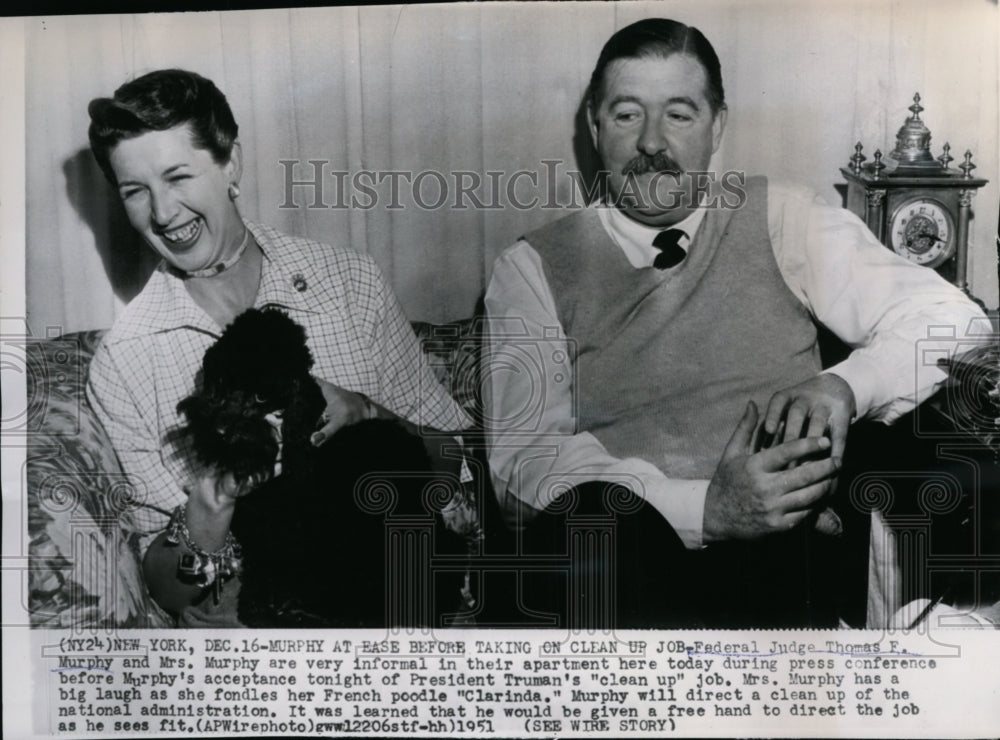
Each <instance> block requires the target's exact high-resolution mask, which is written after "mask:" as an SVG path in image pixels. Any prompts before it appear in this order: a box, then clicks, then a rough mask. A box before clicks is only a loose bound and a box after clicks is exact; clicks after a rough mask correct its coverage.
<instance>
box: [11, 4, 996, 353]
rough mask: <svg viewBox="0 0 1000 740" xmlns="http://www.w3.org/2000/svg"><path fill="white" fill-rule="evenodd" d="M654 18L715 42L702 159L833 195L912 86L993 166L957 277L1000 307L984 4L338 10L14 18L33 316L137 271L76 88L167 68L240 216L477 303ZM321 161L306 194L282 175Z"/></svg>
mask: <svg viewBox="0 0 1000 740" xmlns="http://www.w3.org/2000/svg"><path fill="white" fill-rule="evenodd" d="M654 15H660V16H667V17H673V18H676V19H678V20H682V21H684V22H686V23H689V24H692V25H695V26H698V27H699V28H700V29H701V30H702V31H704V33H705V34H706V35H707V36H708V38H709V39H710V40H711V41H712V42H713V44H714V46H715V48H716V50H717V51H718V54H719V57H720V58H721V60H722V65H723V77H724V81H725V87H726V95H727V101H728V104H729V109H730V115H729V123H728V127H727V131H726V135H725V139H724V143H723V146H722V149H721V150H720V152H719V154H718V155H717V157H716V162H715V167H716V168H722V169H740V170H744V171H746V172H748V173H749V174H766V175H768V176H770V177H772V178H778V179H784V180H791V181H795V182H800V183H803V184H805V185H808V186H811V187H812V188H814V189H815V190H817V191H818V192H819V193H820V194H822V195H823V196H825V197H826V198H827V199H828V200H830V201H833V202H837V203H839V202H840V201H841V195H840V193H839V192H838V191H837V189H836V186H837V185H838V184H840V183H842V182H843V178H842V177H841V175H840V172H839V168H840V167H841V166H844V165H846V164H847V162H848V158H849V157H850V156H851V154H852V153H853V150H854V144H855V142H856V141H861V142H862V143H863V144H864V145H865V152H866V154H867V155H868V156H869V158H870V157H871V155H872V154H873V152H874V150H875V148H881V149H882V151H883V153H886V152H888V151H889V150H891V148H892V146H893V143H894V140H895V133H896V131H897V129H898V128H899V127H900V126H901V125H902V123H903V121H904V120H905V118H906V116H907V115H908V111H907V106H909V105H910V104H911V102H912V98H913V94H914V93H915V92H918V91H919V92H920V94H921V96H922V100H923V104H924V106H925V108H926V110H925V112H924V114H923V119H924V121H925V122H926V123H927V125H928V126H929V127H930V129H931V131H932V132H933V136H934V138H933V141H932V146H933V147H934V153H935V156H936V155H937V154H939V153H940V147H941V145H942V144H943V143H944V141H945V140H947V141H949V142H950V144H951V146H952V154H953V155H954V156H956V157H958V158H960V157H961V154H962V153H963V152H964V151H965V150H966V149H971V150H972V152H973V154H974V161H975V163H976V164H977V166H978V169H977V170H976V172H975V174H976V175H978V176H981V177H987V178H989V179H990V183H989V185H988V186H987V187H986V188H984V189H982V190H981V191H979V193H978V195H977V196H976V200H975V203H974V209H975V213H976V217H975V219H974V221H973V224H972V228H971V234H970V241H971V243H972V247H971V254H970V274H971V283H972V290H973V292H974V293H975V294H976V295H978V296H979V297H981V298H983V299H984V300H985V301H986V303H987V305H990V306H996V305H997V284H996V280H997V269H996V264H997V255H996V248H995V246H994V243H993V235H995V234H996V231H997V202H998V189H997V180H998V179H1000V173H998V170H1000V167H998V165H1000V154H998V149H997V141H998V136H997V132H998V103H997V97H998V76H997V67H998V58H1000V57H998V52H997V39H998V37H1000V33H998V32H1000V28H998V13H997V6H996V4H995V3H992V2H989V1H988V0H962V1H960V2H953V3H932V2H908V3H897V2H881V1H876V0H865V1H859V2H850V3H845V2H838V3H791V2H782V3H778V2H749V3H748V2H739V3H737V2H708V3H706V2H662V3H641V2H628V3H620V4H619V3H551V4H550V3H512V4H490V3H482V4H468V5H444V6H433V5H417V6H373V7H361V8H357V7H338V8H314V9H296V10H287V9H286V10H266V11H240V12H210V13H174V14H157V15H142V14H136V15H119V16H113V15H112V16H90V17H86V16H76V17H72V16H69V17H59V18H28V19H25V20H24V29H25V30H24V37H25V84H26V98H25V102H26V113H25V115H26V120H25V129H26V139H27V141H26V161H27V165H26V185H25V186H26V195H27V239H26V242H27V243H26V247H25V250H26V254H25V259H26V273H27V274H26V281H27V282H26V289H27V310H28V321H29V325H30V327H31V329H32V331H33V333H35V334H42V333H44V332H45V330H46V328H48V327H57V328H59V329H61V330H63V331H73V330H79V329H87V328H98V327H107V326H110V325H111V323H112V322H113V321H114V319H115V317H116V316H117V315H118V314H119V313H120V312H121V310H122V309H123V307H124V305H125V304H126V303H127V302H128V300H129V299H130V298H132V297H133V296H134V295H135V294H136V293H137V292H138V290H139V289H140V288H141V286H142V284H143V282H144V280H145V278H146V277H147V276H148V274H149V270H150V269H151V265H152V260H151V259H150V254H149V250H148V249H147V248H146V247H144V246H143V245H142V243H141V242H140V240H139V239H138V238H137V237H136V236H135V235H134V234H133V232H132V230H131V229H130V227H129V226H128V224H127V221H126V220H125V217H124V214H123V211H122V208H121V205H120V203H119V202H118V200H117V196H116V194H115V193H114V192H113V191H112V190H111V189H110V187H108V186H107V184H106V183H105V182H104V181H103V178H102V176H101V173H100V172H99V170H98V169H97V167H96V165H95V164H94V162H93V159H92V157H91V155H90V152H89V150H88V148H87V133H86V132H87V126H88V123H89V118H88V116H87V103H88V102H89V101H90V100H91V99H92V98H94V97H98V96H108V95H110V94H111V93H112V92H113V91H114V89H115V88H116V87H117V86H118V85H120V84H121V83H123V82H124V81H126V80H128V79H131V78H133V77H135V76H138V75H141V74H143V73H145V72H147V71H150V70H153V69H157V68H162V67H183V68H186V69H191V70H194V71H196V72H199V73H201V74H203V75H205V76H207V77H209V78H211V79H213V80H214V81H215V82H216V83H217V85H218V86H219V87H220V89H222V90H223V92H225V93H226V95H227V97H228V99H229V101H230V104H231V106H232V108H233V110H234V113H235V116H236V120H237V122H238V124H239V126H240V140H241V142H242V147H243V153H244V170H245V172H244V177H243V181H242V183H241V187H242V196H241V197H240V200H239V203H240V205H241V208H242V210H243V213H244V215H245V216H246V217H248V218H250V219H252V220H256V221H260V222H263V223H266V224H269V225H272V226H274V227H276V228H278V229H280V230H284V231H287V232H291V233H294V234H298V235H303V236H308V237H310V238H313V239H317V240H320V241H323V242H327V243H333V244H341V245H345V246H349V247H351V248H353V249H357V250H358V251H361V252H365V253H368V254H370V255H371V256H372V257H373V258H374V259H375V260H376V261H377V262H378V263H379V265H380V266H381V267H382V269H383V270H384V272H385V273H386V275H387V276H388V278H389V280H390V281H391V283H392V285H393V287H394V289H395V291H396V294H397V296H398V297H399V299H400V301H401V302H402V304H403V307H404V309H405V310H406V312H407V314H408V315H409V317H410V318H411V319H421V320H429V321H445V320H450V319H456V318H460V317H463V316H468V315H471V313H472V312H473V310H474V309H475V307H476V303H477V301H478V300H479V298H480V297H481V296H482V294H483V292H484V290H485V286H486V283H487V281H488V279H489V274H490V267H491V264H492V262H493V260H494V259H495V258H496V257H497V255H498V254H499V253H500V252H501V251H502V250H503V249H504V248H506V247H507V246H509V245H510V244H512V243H513V242H514V241H515V240H516V239H517V238H518V237H519V236H520V235H522V234H524V233H526V232H527V231H530V230H531V229H533V228H536V227H537V226H539V225H541V224H543V223H545V222H548V221H550V220H553V219H555V218H557V217H558V216H559V215H561V213H563V212H564V210H563V208H564V207H567V206H571V205H572V204H573V203H574V202H577V203H580V202H582V201H581V200H580V196H581V193H580V191H579V188H577V187H576V185H575V183H576V182H577V180H576V179H575V178H576V176H575V175H574V174H573V173H574V172H577V171H582V172H586V171H587V169H588V168H592V167H593V165H594V154H593V152H592V149H591V147H590V143H589V136H588V133H587V131H586V128H585V126H584V125H583V123H584V119H583V116H582V109H581V99H582V94H583V91H584V88H585V86H586V84H587V82H588V79H589V76H590V72H591V70H592V67H593V64H594V62H595V61H596V58H597V55H598V52H599V51H600V48H601V46H602V44H603V43H604V41H605V40H606V39H607V38H608V36H609V35H610V34H611V33H612V32H613V31H614V30H616V29H617V28H620V27H622V26H624V25H626V24H628V23H630V22H632V21H634V20H637V19H639V18H643V17H648V16H654ZM310 161H312V164H310ZM957 163H958V162H956V163H954V164H957ZM317 172H319V174H320V177H321V182H322V192H320V191H319V189H318V188H316V187H314V186H312V185H308V184H307V185H301V184H299V185H296V184H291V185H290V184H289V181H291V182H292V183H294V182H297V181H311V180H313V178H314V176H315V175H316V173H317ZM366 173H367V174H366ZM394 173H395V174H394ZM490 173H492V174H490ZM378 177H381V182H380V183H379V182H377V178H378ZM407 178H409V179H410V181H411V182H412V183H413V185H414V186H411V185H409V184H408V183H407ZM477 179H478V180H479V184H478V185H476V182H477ZM394 184H395V185H396V186H397V191H396V197H393V191H392V188H393V185H394ZM417 184H419V185H420V187H419V189H418V188H416V187H415V186H416V185H417ZM343 186H346V187H343ZM355 186H357V187H355ZM463 186H464V188H465V189H464V190H463ZM365 187H367V191H366V190H365ZM372 193H374V196H372V195H371V194H372ZM442 196H444V197H443V198H442ZM352 197H353V198H354V199H355V202H354V204H353V206H352V205H351V202H350V201H351V198H352ZM343 205H347V206H348V207H342V206H343Z"/></svg>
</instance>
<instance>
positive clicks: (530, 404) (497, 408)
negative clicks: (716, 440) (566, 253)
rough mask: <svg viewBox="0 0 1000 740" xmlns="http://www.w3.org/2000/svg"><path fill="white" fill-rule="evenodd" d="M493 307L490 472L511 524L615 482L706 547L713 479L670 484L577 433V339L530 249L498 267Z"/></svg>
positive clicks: (488, 369)
mask: <svg viewBox="0 0 1000 740" xmlns="http://www.w3.org/2000/svg"><path fill="white" fill-rule="evenodd" d="M485 303H486V311H487V315H488V317H489V325H488V341H487V353H486V366H485V368H484V377H485V379H486V383H487V386H486V398H485V401H486V408H487V413H486V432H487V437H488V443H489V459H490V469H491V473H492V477H493V484H494V488H495V490H496V492H497V495H498V497H499V498H500V502H501V505H502V507H503V509H504V511H505V512H506V513H507V515H508V518H509V523H511V524H512V525H513V526H520V525H521V524H523V523H524V522H523V521H518V519H519V517H521V516H530V515H531V514H532V513H533V512H536V511H538V510H541V509H544V508H545V507H546V506H548V504H550V503H551V502H552V501H553V500H554V499H555V498H556V497H557V496H558V495H559V494H560V493H562V492H564V491H565V490H567V489H568V488H569V487H572V486H574V485H577V484H580V483H583V482H586V481H606V482H608V483H620V484H622V485H624V486H627V487H628V488H629V489H630V490H632V491H633V492H634V493H635V494H636V495H638V496H640V497H642V498H644V499H645V500H646V501H648V502H649V503H650V505H652V506H653V507H654V508H655V509H656V510H657V511H659V512H660V513H661V514H662V515H663V517H664V518H665V519H666V520H667V521H668V522H669V523H670V525H671V526H672V527H673V528H674V530H675V531H676V532H677V534H678V535H679V536H680V537H681V539H682V540H683V541H684V543H685V545H687V547H689V548H698V547H701V545H702V520H703V517H704V509H705V493H706V491H707V490H708V481H707V480H680V479H669V478H667V477H666V476H665V475H664V474H663V473H662V472H660V470H659V469H657V468H656V467H655V466H654V465H652V464H651V463H649V462H646V461H644V460H640V459H638V458H626V459H619V458H615V457H613V456H612V455H610V454H609V453H608V452H607V450H606V449H605V448H604V446H603V445H602V444H601V443H600V442H599V441H598V440H597V438H596V437H594V436H593V435H592V434H589V433H587V432H579V431H578V429H577V419H576V413H575V405H574V396H573V393H574V388H573V377H574V376H573V367H572V362H571V357H572V353H571V352H570V347H569V340H567V338H566V336H565V333H564V332H563V328H562V326H561V325H560V322H559V319H558V317H557V313H556V308H555V302H554V300H553V298H552V294H551V291H550V289H549V286H548V281H547V280H546V279H545V275H544V271H543V268H542V264H541V261H540V259H539V257H538V254H537V253H536V252H535V250H534V249H532V248H531V246H530V245H529V244H528V243H527V242H524V241H521V242H518V243H517V244H516V245H514V246H513V247H511V248H510V249H508V250H507V251H506V252H505V253H504V254H503V255H501V256H500V258H499V259H498V260H497V262H496V264H495V265H494V269H493V276H492V279H491V281H490V285H489V288H488V289H487V291H486V299H485Z"/></svg>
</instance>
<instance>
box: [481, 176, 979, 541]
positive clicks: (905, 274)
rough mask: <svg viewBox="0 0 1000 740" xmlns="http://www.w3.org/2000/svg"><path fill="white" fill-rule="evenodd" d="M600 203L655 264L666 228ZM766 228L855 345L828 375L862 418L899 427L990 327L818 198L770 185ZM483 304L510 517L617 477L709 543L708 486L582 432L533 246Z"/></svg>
mask: <svg viewBox="0 0 1000 740" xmlns="http://www.w3.org/2000/svg"><path fill="white" fill-rule="evenodd" d="M591 207H594V208H598V211H599V216H600V220H601V224H602V226H603V227H604V229H605V230H606V231H607V233H608V235H609V236H610V237H611V240H612V241H613V242H614V243H615V244H616V245H617V246H618V247H619V248H621V250H622V251H623V252H624V253H625V255H626V257H627V258H628V260H629V262H630V263H631V264H632V265H633V266H634V267H636V268H637V269H638V268H642V267H648V266H650V265H652V263H653V260H654V259H655V257H656V255H657V254H658V253H659V250H658V249H656V248H655V247H653V246H652V242H653V238H654V237H655V236H656V234H657V233H659V231H660V229H656V228H652V227H648V226H645V225H643V224H640V223H638V222H636V221H633V220H632V219H630V218H628V217H627V216H625V215H624V214H623V213H622V212H621V211H619V210H617V209H615V208H612V207H606V206H591ZM704 216H705V211H704V210H702V209H699V210H697V211H695V212H694V213H692V214H691V215H690V216H689V217H687V218H686V219H684V220H683V221H681V222H680V223H678V224H675V225H674V226H673V228H679V229H681V230H683V231H684V232H685V233H686V234H687V235H688V238H687V239H682V241H681V244H680V245H681V246H682V247H685V248H688V247H689V246H690V244H691V238H692V237H694V235H695V234H696V233H697V231H698V228H699V227H700V226H701V223H702V221H703V220H704ZM767 221H768V231H769V233H770V238H771V245H772V247H773V250H774V257H775V260H776V261H777V264H778V268H779V270H780V272H781V276H782V278H783V279H784V281H785V283H786V284H787V286H788V288H789V289H790V290H791V292H792V294H793V295H795V297H796V298H798V299H799V300H800V301H801V302H802V303H803V305H804V306H805V307H806V308H807V309H808V310H809V312H810V314H811V315H812V316H813V317H814V319H815V320H816V321H818V322H819V323H821V324H823V325H825V326H826V327H827V328H828V329H830V330H831V331H832V332H833V333H834V334H836V335H837V336H838V337H839V338H840V339H841V340H842V341H843V342H844V343H846V344H847V345H849V346H850V347H851V348H852V349H853V351H852V352H851V354H850V356H849V357H848V358H847V359H846V360H844V361H843V362H841V363H839V364H837V365H835V366H833V367H831V368H828V369H827V370H825V371H824V372H832V373H836V374H837V375H838V376H840V377H841V378H843V379H844V380H845V381H846V382H847V383H848V385H849V386H850V387H851V389H852V390H853V392H854V397H855V400H856V403H857V417H856V418H863V417H864V418H870V419H876V420H879V421H883V422H885V423H890V422H891V421H893V420H894V419H896V418H898V417H899V416H900V415H902V414H904V413H906V412H907V411H910V410H911V409H912V408H913V407H914V406H916V404H918V403H920V402H921V401H923V400H924V399H926V398H927V397H928V396H930V395H931V394H932V393H933V392H934V391H935V390H936V389H937V387H938V386H939V385H940V384H941V382H942V381H943V380H944V378H945V377H946V376H945V373H944V372H943V371H942V370H940V369H938V368H937V367H936V365H935V362H934V360H936V358H937V357H939V356H947V355H948V354H949V353H951V352H954V351H955V350H956V346H957V348H958V349H959V350H961V349H967V348H969V347H970V346H971V344H973V343H978V341H981V338H980V339H977V338H976V337H977V336H980V337H981V335H983V334H986V333H988V332H989V326H988V321H987V320H986V319H985V316H984V315H983V313H982V311H981V310H980V309H979V307H978V306H976V305H975V304H974V303H972V302H971V301H970V300H969V299H968V298H966V297H965V296H964V295H963V294H962V292H961V291H960V290H958V289H957V288H956V287H955V286H953V285H951V284H949V283H947V282H946V281H945V280H943V279H942V278H940V276H938V275H937V273H935V272H934V271H933V270H930V269H928V268H926V267H921V266H919V265H916V264H914V263H912V262H909V261H908V260H905V259H903V258H902V257H899V256H897V255H896V254H895V253H893V252H892V251H891V250H889V249H886V248H885V247H884V246H883V245H882V244H880V243H879V241H878V240H877V239H876V238H875V236H874V235H873V234H872V233H871V231H869V230H868V228H867V227H866V226H865V225H864V223H863V222H862V221H861V220H860V219H859V218H858V217H857V216H855V215H854V214H853V213H851V212H850V211H848V210H846V209H843V208H838V207H832V206H830V205H828V204H826V203H825V202H824V201H823V200H822V199H821V198H820V197H819V196H817V195H816V194H815V193H813V192H812V191H809V190H807V189H805V188H801V187H798V186H792V185H786V184H779V183H769V184H768V207H767ZM485 304H486V310H487V314H488V316H489V321H490V324H489V327H490V328H489V334H490V338H489V342H488V344H489V350H488V362H489V366H488V367H487V371H486V378H487V381H488V390H487V397H486V405H487V415H486V416H487V430H486V431H487V435H488V440H489V446H490V454H489V458H490V468H491V473H492V476H493V484H494V487H495V489H496V492H497V495H498V496H499V497H500V501H501V505H502V506H503V507H504V510H505V511H506V512H507V513H508V517H509V519H510V523H511V524H513V525H514V526H518V525H519V524H520V522H519V517H520V516H521V515H524V514H527V515H530V513H531V510H538V509H544V508H545V507H546V506H547V505H548V504H550V503H551V502H552V501H553V500H554V498H555V497H556V496H557V495H558V494H559V493H561V492H562V491H564V490H565V489H566V487H567V484H568V485H576V484H578V483H582V482H584V481H588V480H597V481H615V482H621V483H623V484H625V485H628V486H629V487H630V488H631V489H632V490H634V491H635V492H636V493H637V494H638V495H640V496H643V497H644V498H645V499H646V500H647V501H648V502H649V503H650V504H651V505H652V506H653V507H654V508H655V509H656V510H657V511H659V512H660V513H661V514H662V515H663V516H664V517H665V518H666V519H667V521H668V522H669V523H670V524H671V526H672V527H673V528H674V530H675V531H676V532H677V533H678V535H679V536H680V537H681V539H682V540H683V541H684V543H685V544H686V545H687V546H688V547H689V548H698V547H701V546H702V520H703V516H704V507H705V493H706V491H707V489H708V484H709V481H707V480H682V479H676V478H674V479H671V478H667V477H666V476H665V475H664V474H663V473H662V472H661V471H660V470H659V469H658V468H656V467H655V466H653V465H652V464H651V463H649V462H646V461H645V460H640V459H638V458H625V459H620V458H616V457H613V456H611V455H610V454H609V453H608V452H607V450H606V449H605V448H604V446H603V445H602V444H601V443H600V442H599V441H598V440H597V438H596V437H594V436H593V435H592V434H590V433H588V432H580V431H579V430H578V429H577V419H576V414H575V408H576V407H575V396H574V388H573V377H574V376H573V368H572V366H571V363H570V359H569V358H570V357H571V353H569V352H567V346H568V345H567V343H568V342H569V341H572V339H567V338H566V336H565V333H564V332H563V329H562V326H561V325H560V323H559V318H558V314H557V310H556V304H555V300H554V299H553V296H552V293H551V290H550V288H549V285H548V281H547V280H546V278H545V272H544V270H543V267H542V263H541V259H540V258H539V256H538V253H537V252H536V251H535V250H534V249H533V248H532V247H531V245H530V244H528V243H527V242H526V241H524V240H521V241H519V242H517V243H516V244H514V245H513V246H512V247H510V248H509V249H507V250H506V251H505V252H504V253H503V254H501V255H500V257H499V258H498V259H497V261H496V263H495V264H494V267H493V275H492V278H491V280H490V284H489V287H488V289H487V291H486V299H485ZM720 310H721V309H720ZM761 320H762V321H766V320H767V317H766V316H762V317H761ZM956 338H957V339H958V340H960V341H959V342H956V341H955V340H956ZM918 341H919V342H920V344H919V345H918V344H917V342H918ZM927 358H931V359H927ZM622 361H623V362H628V361H629V359H628V358H622ZM738 421H739V420H738V419H733V428H734V429H735V427H736V424H737V422H738ZM720 452H721V451H720ZM525 506H527V507H529V509H527V510H526V509H525V508H524V507H525Z"/></svg>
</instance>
